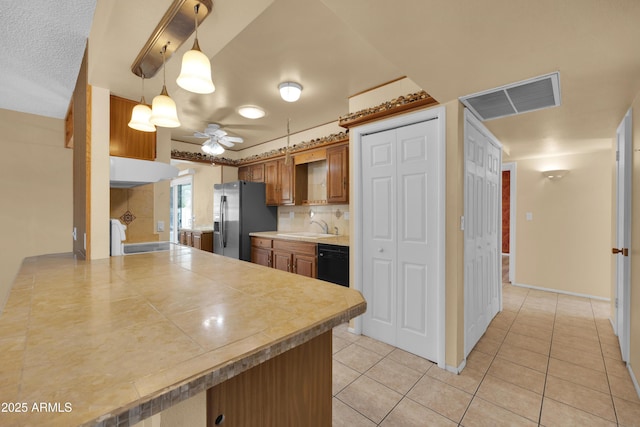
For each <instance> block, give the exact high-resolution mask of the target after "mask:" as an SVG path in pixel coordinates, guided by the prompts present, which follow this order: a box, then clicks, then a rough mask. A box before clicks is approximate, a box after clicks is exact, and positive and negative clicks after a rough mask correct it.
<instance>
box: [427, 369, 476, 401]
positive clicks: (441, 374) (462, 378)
mask: <svg viewBox="0 0 640 427" xmlns="http://www.w3.org/2000/svg"><path fill="white" fill-rule="evenodd" d="M427 375H429V376H430V377H432V378H435V379H437V380H440V381H442V382H443V383H447V384H449V385H452V386H454V387H456V388H459V389H460V390H463V391H466V392H467V393H471V394H473V393H475V392H476V390H477V389H478V386H479V385H480V381H482V378H483V377H484V372H483V371H479V370H476V369H472V368H469V367H468V366H467V367H465V368H464V369H463V370H462V372H460V373H459V374H454V373H452V372H449V371H446V370H444V369H440V368H438V367H437V366H435V367H434V368H433V369H429V371H428V372H427Z"/></svg>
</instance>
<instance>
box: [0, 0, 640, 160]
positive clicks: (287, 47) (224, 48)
mask: <svg viewBox="0 0 640 427" xmlns="http://www.w3.org/2000/svg"><path fill="white" fill-rule="evenodd" d="M5 3H6V1H5ZM51 3H53V2H51ZM170 3H171V0H136V1H127V0H98V1H97V6H96V13H95V19H94V22H93V26H92V28H91V36H90V37H91V41H90V66H89V79H90V83H91V84H92V85H96V86H100V87H104V88H107V89H109V90H111V92H112V93H114V94H116V95H119V96H123V97H126V98H129V99H134V100H137V99H139V98H140V81H139V79H138V78H137V77H136V76H135V75H134V74H133V73H132V72H131V71H130V66H131V63H132V62H133V60H134V59H135V57H136V55H137V54H138V52H139V50H140V49H141V48H142V46H143V45H144V43H145V41H146V40H147V38H148V37H149V35H150V34H151V32H152V31H153V29H154V27H155V25H156V24H157V23H158V21H159V20H160V18H161V17H162V15H163V14H164V13H165V11H166V10H167V8H168V7H169V4H170ZM11 4H13V3H11ZM30 4H33V3H30ZM36 4H37V5H38V7H40V8H42V10H39V11H38V14H39V15H42V16H38V17H37V18H36V19H34V18H32V17H31V16H30V15H31V12H27V11H25V10H22V9H16V8H11V9H8V10H9V12H8V13H7V14H5V13H4V11H3V13H2V17H0V28H1V29H0V31H1V32H2V34H3V36H4V40H3V41H5V46H6V47H7V48H8V49H9V52H10V54H7V53H6V52H4V53H5V54H4V55H3V56H2V58H0V72H1V73H2V76H3V79H2V81H0V85H1V86H0V87H1V89H0V102H1V103H2V105H0V107H1V108H8V109H14V110H18V111H28V112H33V113H36V114H43V115H50V116H53V117H62V116H64V113H65V111H66V106H67V105H68V100H69V97H70V90H71V89H72V87H73V85H74V82H75V76H76V75H77V67H78V64H79V56H77V57H76V56H74V54H73V53H71V51H74V52H75V51H79V53H80V54H81V49H78V48H77V46H78V45H80V46H81V47H82V42H81V41H82V40H83V37H84V35H86V33H87V29H88V25H89V21H90V19H91V13H90V10H83V8H87V9H91V8H92V5H93V3H91V2H83V3H78V2H75V1H74V2H71V1H65V2H59V1H58V2H55V4H56V6H55V8H53V7H52V6H47V5H48V3H47V2H44V1H40V2H39V3H38V2H37V3H36ZM47 9H56V10H55V11H54V10H51V11H49V10H47ZM61 10H64V12H61ZM56 17H57V18H56ZM65 18H67V19H65ZM69 18H70V19H69ZM5 21H6V22H5ZM638 22H640V1H637V0H616V1H602V0H562V1H557V0H539V1H535V2H532V1H528V0H485V1H481V2H470V1H463V0H430V1H424V0H396V1H393V2H390V1H388V0H349V1H344V0H244V1H242V2H239V1H234V0H215V1H214V10H213V13H212V15H210V16H209V17H208V18H207V19H206V20H205V22H204V23H203V24H202V26H201V27H200V30H199V34H200V46H201V47H202V50H203V51H204V52H205V53H206V54H207V55H208V56H209V57H211V58H212V67H213V74H214V76H213V78H214V82H215V84H216V88H217V89H216V92H215V93H213V94H210V95H194V94H190V93H188V92H185V91H184V90H182V89H180V88H178V86H177V85H176V83H175V78H176V76H177V75H178V73H179V68H180V60H179V59H180V57H181V56H182V53H183V52H184V51H186V50H187V49H189V47H190V46H191V41H188V42H186V43H185V44H184V45H183V46H182V48H181V49H179V50H178V51H177V52H176V54H175V55H174V57H173V58H170V59H169V61H168V62H167V69H166V72H167V88H168V90H169V94H170V95H171V96H172V97H173V98H174V99H175V100H176V102H177V104H178V108H179V115H180V119H181V121H182V123H183V127H182V128H178V129H175V130H172V137H173V138H174V139H177V140H183V141H189V142H196V140H193V139H189V138H188V135H191V134H192V133H193V132H194V131H197V130H202V129H203V128H204V127H205V126H206V124H208V123H211V122H216V123H220V124H221V125H222V126H223V127H227V130H228V131H229V132H230V133H231V134H233V135H237V136H241V137H243V138H245V141H246V142H245V144H244V145H243V146H238V148H241V147H246V146H250V145H253V144H258V143H260V142H264V141H269V140H272V139H274V138H278V137H282V136H284V134H285V129H286V118H287V117H291V119H292V121H291V127H292V131H293V132H296V131H299V130H303V129H307V128H311V127H314V126H317V125H320V124H324V123H328V122H331V121H334V120H336V119H337V118H338V117H339V116H340V115H342V114H345V113H346V112H347V109H348V98H349V96H351V95H353V94H355V93H358V92H361V91H363V90H366V89H368V88H371V87H375V86H377V85H380V84H383V83H385V82H388V81H390V80H393V79H395V78H398V77H401V76H407V77H409V78H410V79H411V80H413V81H414V82H416V83H417V84H418V85H419V86H420V87H422V88H423V89H425V90H426V91H427V92H428V93H430V94H431V95H432V96H433V97H434V98H435V99H437V100H438V101H440V102H448V101H451V100H455V99H457V98H458V97H460V96H463V95H468V94H471V93H474V92H479V91H483V90H487V89H490V88H493V87H497V86H502V85H505V84H509V83H513V82H516V81H520V80H524V79H528V78H532V77H535V76H538V75H542V74H547V73H550V72H554V71H559V72H560V87H561V92H562V93H561V97H562V105H561V106H559V107H556V108H551V109H547V110H541V111H536V112H531V113H527V114H523V115H518V116H512V117H505V118H500V119H496V120H491V121H487V122H485V124H486V125H487V127H489V129H490V130H491V131H492V132H493V133H494V134H495V135H496V136H497V137H498V138H499V139H500V140H501V141H502V142H503V144H504V145H505V147H506V148H507V150H508V152H509V153H510V155H511V158H522V157H532V156H544V155H549V154H556V155H557V154H564V153H576V152H584V151H593V150H598V149H604V148H607V147H609V144H610V143H611V139H612V137H613V135H614V134H615V129H616V127H617V124H618V123H619V122H620V120H621V119H622V117H623V115H624V113H625V111H626V109H627V108H629V106H630V105H631V103H632V101H633V97H634V96H635V95H636V94H637V93H638V92H640V49H638V40H640V25H638ZM23 23H24V25H23ZM5 24H6V25H5ZM7 41H8V42H7ZM74 46H76V47H75V48H74ZM70 70H71V71H70ZM161 79H162V76H161V73H158V75H156V77H155V78H153V79H150V80H149V81H148V82H147V83H146V90H145V95H146V98H147V100H151V99H152V98H153V96H154V95H155V94H157V93H159V91H160V89H161V87H162V81H161ZM284 80H295V81H298V82H299V83H301V84H302V85H303V86H304V91H303V94H302V98H301V100H300V101H299V102H297V103H295V104H288V103H285V102H284V101H282V100H281V99H280V98H279V96H278V92H277V85H278V83H280V82H281V81H284ZM397 95H403V94H397ZM21 104H22V105H21ZM243 104H257V105H260V106H261V107H263V108H264V109H265V110H266V111H267V116H266V117H265V118H263V119H260V120H256V121H250V120H248V119H244V118H242V117H240V116H239V115H238V114H237V112H236V108H237V107H239V106H241V105H243Z"/></svg>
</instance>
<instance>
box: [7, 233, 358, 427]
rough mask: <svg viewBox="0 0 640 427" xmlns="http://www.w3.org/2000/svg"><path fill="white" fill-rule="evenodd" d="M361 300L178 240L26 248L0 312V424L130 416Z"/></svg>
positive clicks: (236, 368)
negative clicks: (79, 254)
mask: <svg viewBox="0 0 640 427" xmlns="http://www.w3.org/2000/svg"><path fill="white" fill-rule="evenodd" d="M365 309H366V303H365V301H364V299H363V298H362V295H361V294H360V293H359V292H357V291H355V290H353V289H348V288H344V287H342V286H336V285H333V284H331V283H326V282H322V281H319V280H315V279H310V278H306V277H303V276H299V275H294V274H290V273H286V272H282V271H279V270H276V269H273V268H267V267H262V266H260V265H256V264H251V263H247V262H244V261H238V260H234V259H230V258H226V257H223V256H219V255H215V254H211V253H208V252H203V251H200V250H196V249H192V248H189V247H184V246H178V245H172V249H171V250H169V251H164V252H153V253H145V254H139V255H128V256H120V257H112V258H109V259H102V260H95V261H81V260H76V259H74V257H73V256H72V255H71V254H56V255H43V256H37V257H32V258H27V259H25V260H24V262H23V264H22V267H21V269H20V272H19V273H18V275H17V277H16V280H15V282H14V285H13V288H12V290H11V293H10V295H9V299H8V301H7V304H6V306H5V307H4V309H3V312H2V314H1V315H0V366H2V369H1V370H0V402H1V403H2V405H3V406H2V408H0V425H2V426H20V427H24V426H49V425H52V426H73V425H104V426H110V425H118V426H127V425H129V424H134V423H136V422H138V421H140V420H141V419H143V418H146V417H148V416H150V415H152V414H154V413H157V412H159V411H161V410H164V409H167V408H168V407H170V406H172V405H173V404H176V403H178V402H180V401H182V400H185V399H188V398H189V397H192V396H194V395H196V394H199V393H202V392H204V391H205V390H207V389H208V388H210V387H212V386H214V385H216V384H219V383H221V382H223V381H225V380H226V379H228V378H231V377H233V376H234V375H237V374H239V373H240V372H243V371H244V370H247V369H250V368H252V367H253V366H256V365H258V364H260V363H262V362H264V361H265V360H268V359H270V358H272V357H275V356H277V355H279V354H282V353H284V352H286V351H287V350H289V349H291V348H293V347H295V346H297V345H300V344H302V343H304V342H306V341H308V340H309V339H312V338H314V337H316V336H318V335H320V334H322V333H324V332H326V331H329V330H330V329H331V328H333V327H335V326H337V325H339V324H341V323H343V322H346V321H348V320H349V319H351V318H353V317H355V316H357V315H359V314H362V313H364V311H365ZM19 411H22V412H19Z"/></svg>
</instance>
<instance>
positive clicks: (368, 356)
mask: <svg viewBox="0 0 640 427" xmlns="http://www.w3.org/2000/svg"><path fill="white" fill-rule="evenodd" d="M333 357H334V359H335V360H337V361H338V362H340V363H342V364H344V365H346V366H348V367H350V368H351V369H355V370H356V371H358V372H360V373H364V372H366V371H367V370H369V369H370V368H371V367H372V366H373V365H375V364H376V363H378V362H379V361H380V360H382V357H383V356H381V355H379V354H378V353H375V352H373V351H371V350H368V349H366V348H364V347H360V346H359V345H358V344H351V345H349V346H348V347H346V348H344V349H342V350H340V351H339V352H337V353H336V354H334V355H333Z"/></svg>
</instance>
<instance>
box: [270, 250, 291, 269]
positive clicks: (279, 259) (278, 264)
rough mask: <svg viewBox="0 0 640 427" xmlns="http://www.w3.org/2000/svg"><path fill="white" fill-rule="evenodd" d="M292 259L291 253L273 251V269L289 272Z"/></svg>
mask: <svg viewBox="0 0 640 427" xmlns="http://www.w3.org/2000/svg"><path fill="white" fill-rule="evenodd" d="M292 258H293V254H292V253H291V252H280V251H273V268H277V269H278V270H282V271H288V272H291V261H292Z"/></svg>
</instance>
